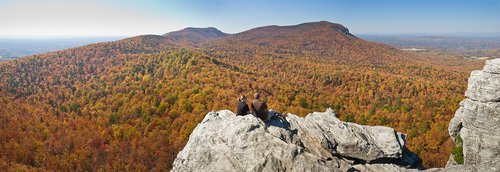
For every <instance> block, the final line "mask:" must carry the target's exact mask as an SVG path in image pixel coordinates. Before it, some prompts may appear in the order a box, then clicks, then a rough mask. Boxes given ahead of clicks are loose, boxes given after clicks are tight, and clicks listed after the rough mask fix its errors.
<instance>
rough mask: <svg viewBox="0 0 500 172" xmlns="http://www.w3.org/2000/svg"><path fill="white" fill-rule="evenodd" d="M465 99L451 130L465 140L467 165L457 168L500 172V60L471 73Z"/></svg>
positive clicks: (461, 103) (451, 124)
mask: <svg viewBox="0 0 500 172" xmlns="http://www.w3.org/2000/svg"><path fill="white" fill-rule="evenodd" d="M465 96H466V97H467V98H466V99H464V100H463V101H462V102H460V108H459V109H458V110H457V111H456V113H455V116H454V117H453V119H452V120H451V121H450V125H449V128H448V131H449V133H450V136H451V137H452V139H453V140H454V141H455V142H456V143H457V138H458V136H460V137H461V138H462V140H463V143H462V147H463V156H464V166H459V167H454V169H460V168H464V169H465V168H466V169H471V170H470V171H475V170H477V169H488V170H487V171H490V170H493V171H500V59H494V60H488V61H486V65H485V66H484V68H483V70H476V71H473V72H472V73H471V76H470V78H469V81H468V87H467V91H466V92H465ZM468 171H469V170H468Z"/></svg>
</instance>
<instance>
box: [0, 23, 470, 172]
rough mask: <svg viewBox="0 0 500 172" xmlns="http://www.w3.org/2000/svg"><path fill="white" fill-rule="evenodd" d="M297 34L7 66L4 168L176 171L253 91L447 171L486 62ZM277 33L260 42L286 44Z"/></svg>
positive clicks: (151, 45)
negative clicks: (222, 116) (468, 94)
mask: <svg viewBox="0 0 500 172" xmlns="http://www.w3.org/2000/svg"><path fill="white" fill-rule="evenodd" d="M326 26H328V27H331V26H330V25H326ZM278 28H279V27H278ZM312 28H316V27H312ZM267 29H269V28H267ZM279 29H281V28H279ZM293 29H297V28H292V30H291V31H289V32H290V34H293V33H297V31H295V30H293ZM298 29H299V30H302V31H301V32H298V33H301V34H302V35H301V34H294V35H295V37H293V38H291V37H290V36H287V35H286V34H284V35H281V36H282V37H283V39H279V37H271V36H272V35H269V36H268V37H263V38H258V39H257V38H255V39H253V38H252V39H250V40H248V39H249V37H251V34H255V33H254V32H250V33H245V34H246V35H236V36H229V37H226V38H225V39H217V40H214V41H212V42H210V43H205V44H203V45H196V46H193V45H189V46H184V45H182V44H176V43H175V42H174V41H172V40H169V39H168V38H165V37H161V36H152V35H151V36H140V37H135V38H129V39H125V40H122V41H117V42H110V43H99V44H93V45H89V46H84V47H80V48H75V49H68V50H64V51H58V52H53V53H48V54H43V55H37V56H31V57H25V58H22V59H18V60H13V61H7V62H1V63H0V81H1V82H0V93H1V94H0V95H1V96H0V107H1V108H0V114H1V115H0V169H7V171H8V169H23V168H27V169H32V168H33V169H42V170H57V171H59V170H62V171H94V170H96V169H106V170H118V171H125V170H127V171H150V170H153V171H160V170H165V169H170V168H171V164H172V162H173V160H174V159H175V156H176V154H177V153H178V152H179V151H180V150H181V149H182V148H183V146H184V145H185V143H186V141H187V140H188V137H189V134H190V133H191V131H192V130H193V129H194V128H195V127H196V125H197V123H199V122H200V121H201V120H202V119H203V117H204V115H205V114H206V113H207V112H209V111H212V110H220V109H231V110H234V107H235V105H236V97H237V95H238V94H241V93H243V94H247V95H251V94H253V93H254V92H256V91H258V92H260V93H261V94H262V95H264V101H267V102H268V105H269V106H270V107H271V108H273V109H276V110H277V111H280V112H290V113H294V114H298V115H302V116H303V115H306V114H307V113H310V112H313V111H324V110H325V109H326V108H329V107H330V108H333V109H334V111H335V112H336V113H337V114H338V115H339V116H340V118H341V119H343V120H346V121H351V122H356V123H359V124H367V125H385V126H390V127H394V128H395V129H396V130H398V131H401V132H403V133H406V134H408V145H407V146H408V148H409V149H410V150H411V151H413V152H415V153H417V154H418V155H419V156H420V157H421V158H422V159H423V161H424V165H425V166H426V167H442V166H444V164H445V163H446V161H447V159H448V157H449V155H450V152H451V149H452V143H451V141H450V138H449V136H448V134H447V133H448V132H447V125H448V122H449V120H450V119H451V117H452V116H453V114H454V111H455V110H456V109H457V108H458V103H459V102H460V100H462V99H463V98H464V97H463V93H464V91H465V88H466V83H467V76H468V72H469V70H471V69H472V68H475V67H477V64H479V63H476V62H470V61H460V60H459V59H453V60H458V61H460V63H457V64H456V65H453V66H449V65H436V64H431V63H427V62H426V59H423V58H420V57H417V55H413V54H407V53H403V52H400V51H398V50H395V49H393V48H390V47H388V46H385V45H379V44H375V43H369V42H366V41H363V40H360V39H358V38H356V37H354V36H352V35H348V34H345V33H341V32H338V31H337V30H335V32H332V31H330V30H328V29H325V28H323V27H319V29H318V30H313V31H314V32H303V30H304V28H300V27H299V28H298ZM272 30H273V29H272V28H271V31H267V30H265V31H262V32H263V33H288V31H272ZM308 30H311V28H309V29H308ZM329 32H332V33H331V34H335V35H333V36H330V37H329V36H328V35H331V34H330V33H329ZM257 33H258V34H255V35H261V34H263V33H260V31H259V32H257ZM248 34H250V36H248ZM314 35H317V36H316V37H314ZM325 35H327V36H325ZM321 39H325V40H321ZM253 41H257V42H253ZM332 41H333V42H332ZM262 42H264V43H262ZM265 42H268V43H267V44H266V43H265ZM307 42H309V43H308V44H304V43H307ZM284 46H286V47H284ZM308 46H309V47H308ZM301 47H302V48H301ZM412 57H415V58H412ZM432 58H434V57H432ZM436 58H437V57H436ZM436 60H439V59H436ZM227 127H230V126H227ZM0 171H3V170H0Z"/></svg>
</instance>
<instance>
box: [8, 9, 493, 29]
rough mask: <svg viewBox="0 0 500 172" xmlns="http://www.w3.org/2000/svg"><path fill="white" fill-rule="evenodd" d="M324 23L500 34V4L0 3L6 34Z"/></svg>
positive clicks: (352, 27) (351, 26) (362, 27)
mask: <svg viewBox="0 0 500 172" xmlns="http://www.w3.org/2000/svg"><path fill="white" fill-rule="evenodd" d="M321 20H326V21H331V22H335V23H340V24H343V25H344V26H346V27H348V28H349V29H350V30H351V32H352V33H355V34H366V33H371V34H373V33H381V34H387V33H457V32H467V33H484V32H500V0H324V1H322V0H182V1H181V0H0V37H33V36H34V37H36V36H41V37H51V36H63V37H64V36H66V37H71V36H133V35H141V34H163V33H166V32H169V31H174V30H179V29H182V28H184V27H189V26H193V27H209V26H211V27H217V28H219V29H220V30H222V31H224V32H228V33H237V32H241V31H244V30H248V29H250V28H254V27H259V26H264V25H293V24H299V23H303V22H311V21H321Z"/></svg>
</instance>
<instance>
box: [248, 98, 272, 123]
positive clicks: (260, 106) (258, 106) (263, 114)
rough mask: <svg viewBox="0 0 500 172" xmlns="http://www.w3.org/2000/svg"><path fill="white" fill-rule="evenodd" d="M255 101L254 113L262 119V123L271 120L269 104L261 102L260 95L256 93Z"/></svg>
mask: <svg viewBox="0 0 500 172" xmlns="http://www.w3.org/2000/svg"><path fill="white" fill-rule="evenodd" d="M253 98H254V100H253V101H252V105H251V106H252V113H253V114H254V115H255V116H257V117H259V118H260V119H262V121H266V120H267V119H268V118H269V115H268V111H267V104H266V103H264V102H262V101H260V95H259V93H255V94H254V96H253Z"/></svg>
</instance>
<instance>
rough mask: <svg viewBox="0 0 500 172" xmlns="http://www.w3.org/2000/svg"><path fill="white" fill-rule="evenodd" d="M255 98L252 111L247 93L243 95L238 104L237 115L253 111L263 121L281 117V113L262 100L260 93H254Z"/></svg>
mask: <svg viewBox="0 0 500 172" xmlns="http://www.w3.org/2000/svg"><path fill="white" fill-rule="evenodd" d="M253 98H254V100H253V101H252V103H251V105H250V106H251V107H252V111H251V112H250V110H249V108H248V105H247V97H246V96H245V95H241V96H240V98H239V99H238V100H239V103H238V104H237V105H236V115H237V116H243V115H247V114H249V113H251V114H252V115H254V116H256V117H258V118H260V119H261V120H262V121H267V120H270V119H271V118H273V117H279V116H281V114H279V113H278V112H276V111H274V110H268V107H267V104H266V103H265V102H262V101H260V95H259V93H255V94H254V95H253Z"/></svg>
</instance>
